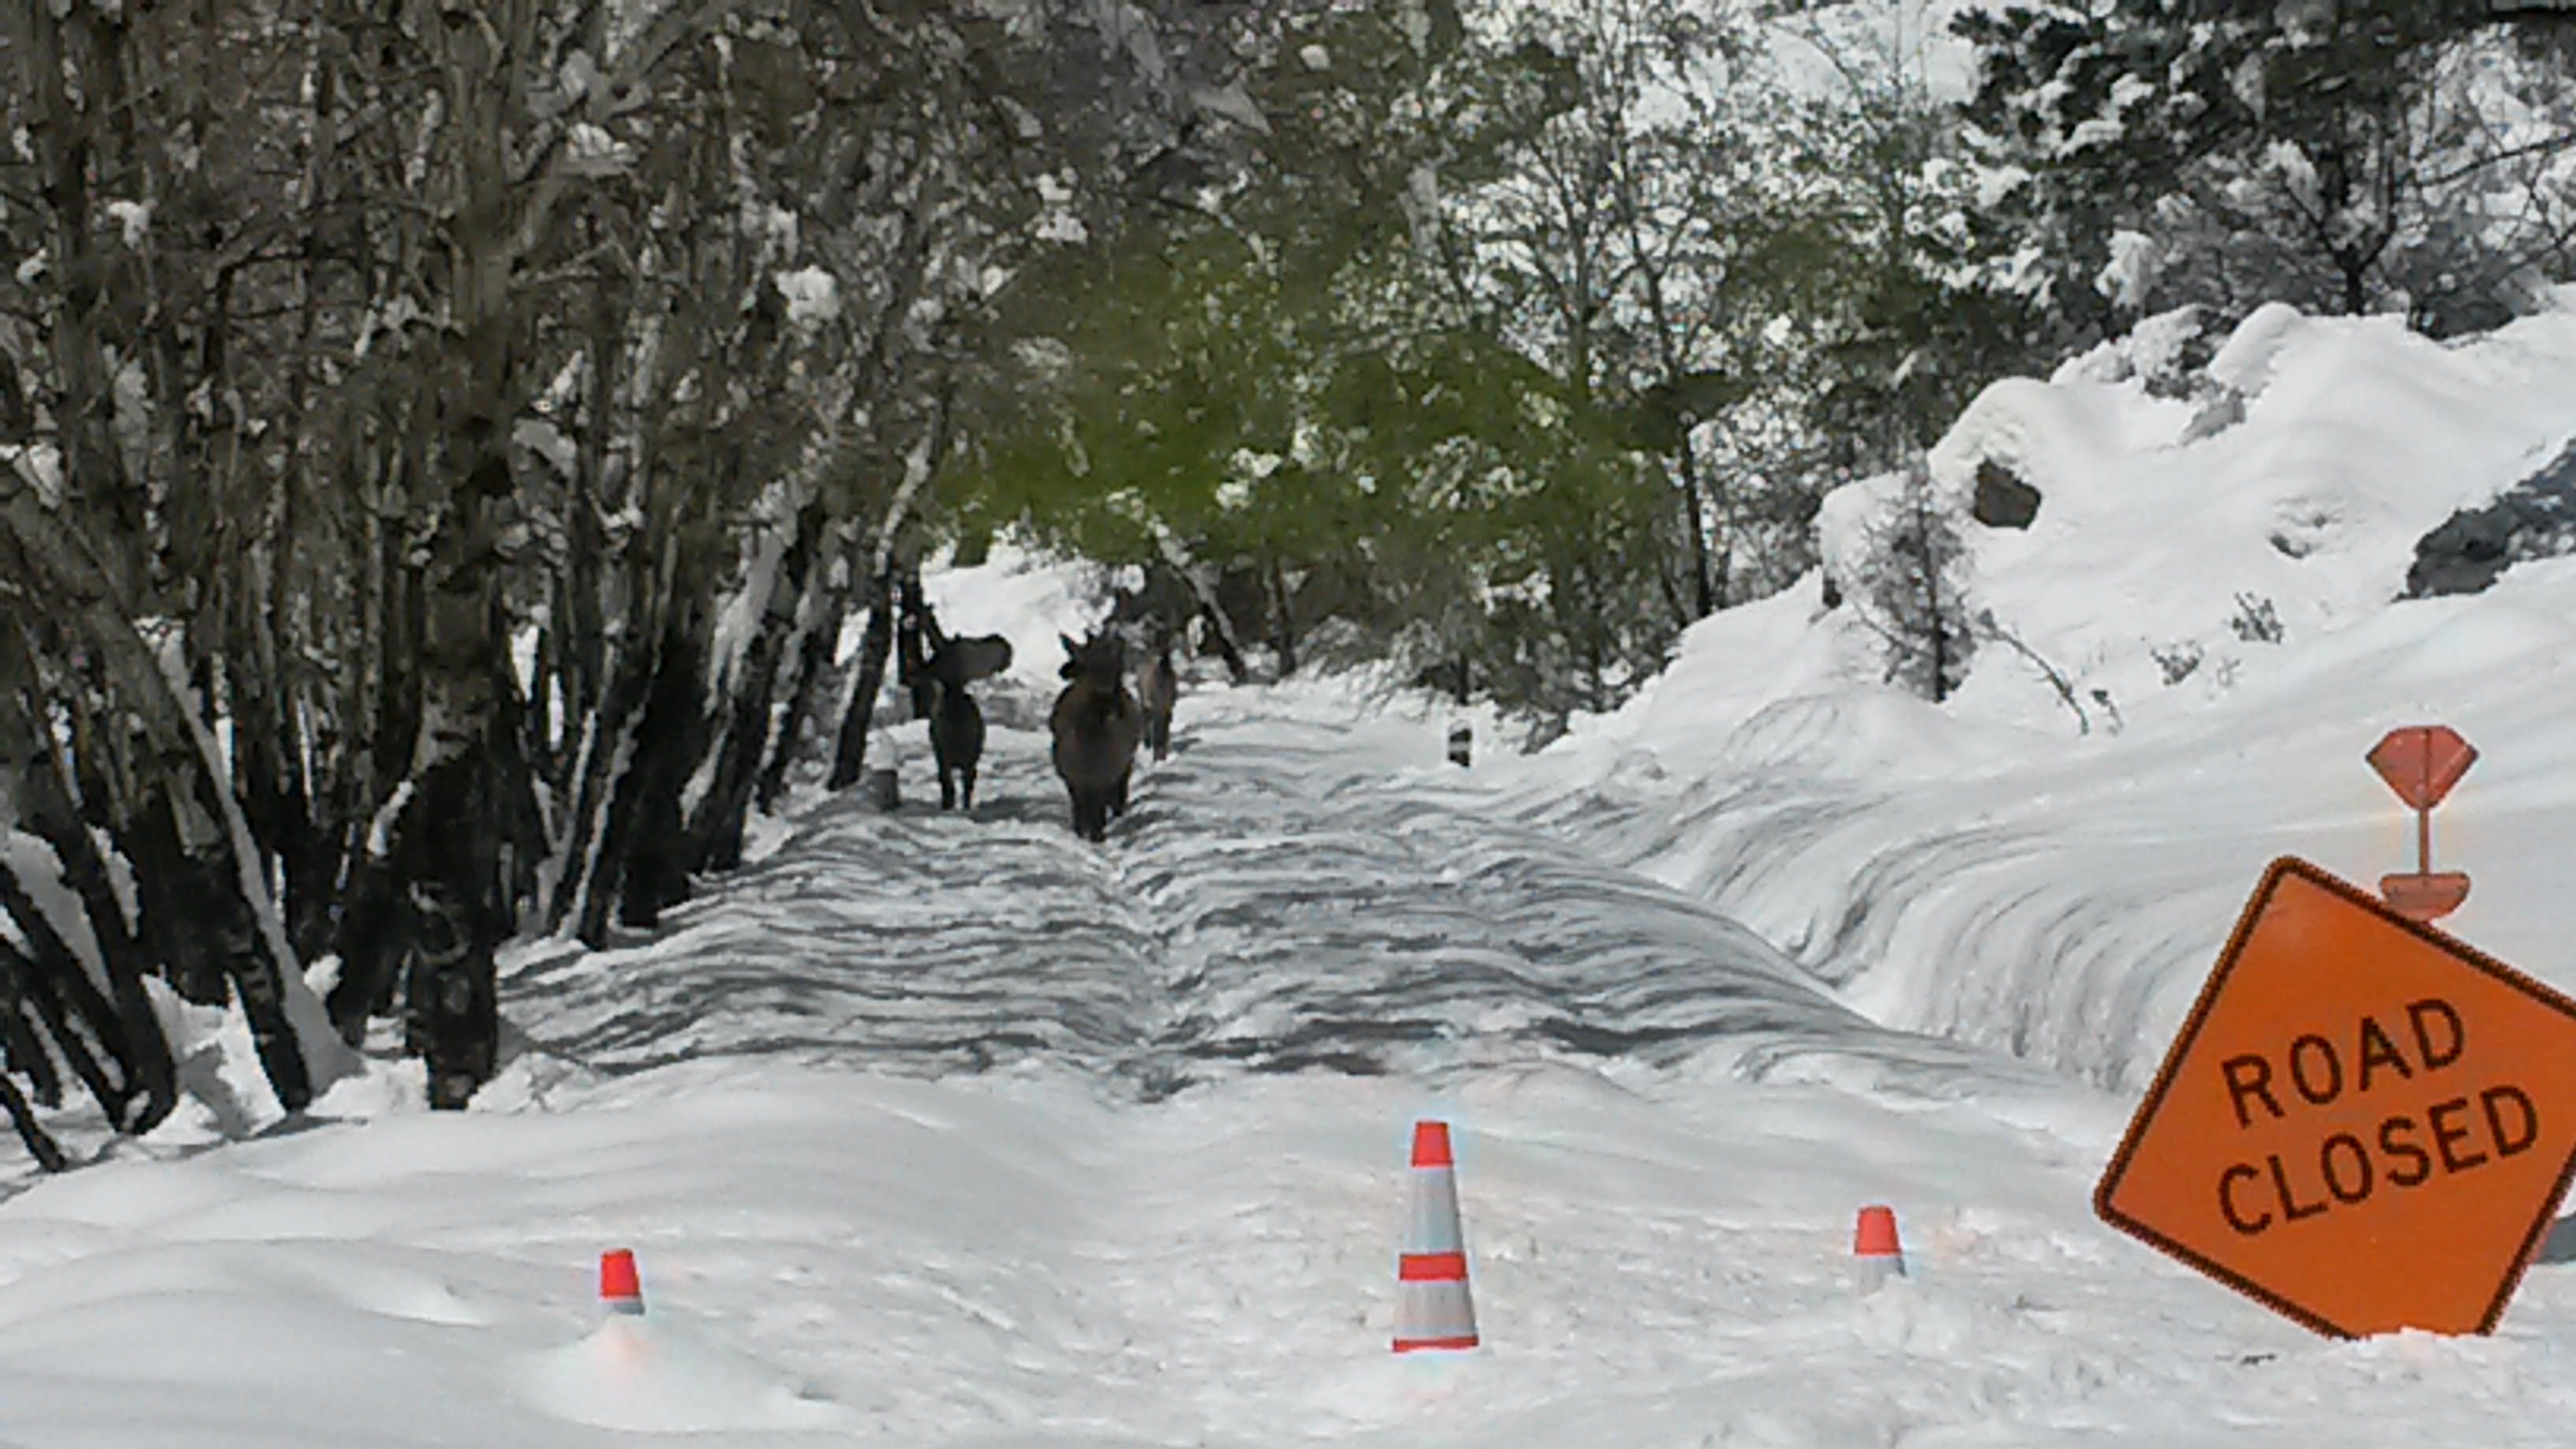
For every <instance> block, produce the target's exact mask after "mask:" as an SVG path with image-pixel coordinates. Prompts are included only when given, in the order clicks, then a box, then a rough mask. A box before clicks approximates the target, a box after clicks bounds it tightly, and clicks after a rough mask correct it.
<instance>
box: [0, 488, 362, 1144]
mask: <svg viewBox="0 0 2576 1449" xmlns="http://www.w3.org/2000/svg"><path fill="white" fill-rule="evenodd" d="M0 576H6V577H11V578H16V579H21V580H25V581H26V582H27V584H28V586H29V587H30V588H31V589H32V590H34V591H35V592H36V595H37V598H38V599H39V600H40V601H41V602H43V603H44V604H45V605H46V606H48V607H50V608H51V609H53V610H54V611H55V612H56V615H57V618H56V622H57V623H58V624H59V625H60V626H61V627H64V628H66V629H68V630H70V631H71V632H73V633H74V634H75V635H76V636H77V637H79V638H80V640H81V641H82V643H83V644H84V645H86V646H87V647H88V648H89V649H90V650H92V651H94V654H95V657H96V658H97V659H98V660H99V662H100V664H101V665H102V666H103V668H104V670H105V673H106V678H107V682H108V684H109V687H110V689H111V691H112V693H113V696H114V698H115V700H116V701H117V703H118V704H119V705H121V706H122V713H124V715H125V717H126V718H127V719H129V720H130V721H131V722H132V723H133V724H134V725H135V726H137V727H139V741H140V742H141V743H142V744H143V745H144V746H145V748H146V749H147V751H148V753H147V755H146V756H145V757H144V767H145V768H146V769H147V770H148V771H149V772H150V774H149V777H148V778H147V779H146V780H145V781H143V782H142V786H143V788H144V790H145V791H146V792H147V793H146V794H144V795H143V796H142V798H141V799H139V800H136V801H125V802H119V803H120V805H122V806H123V807H124V808H125V810H126V812H127V813H126V814H125V815H124V816H123V817H122V818H121V819H120V820H119V821H118V823H117V832H116V833H117V836H118V838H119V839H120V840H121V841H133V840H135V839H136V837H137V834H138V832H157V831H169V832H171V844H172V846H173V847H174V853H175V856H176V858H175V859H172V860H171V861H170V862H169V866H170V876H169V879H170V880H171V881H172V882H173V885H174V887H175V888H178V889H182V890H184V891H185V892H186V894H187V895H189V896H190V897H192V898H193V899H192V900H191V901H190V903H189V904H190V906H191V907H192V909H191V910H190V911H189V915H188V921H189V926H188V930H187V934H186V935H185V937H172V938H171V939H173V940H180V939H184V940H187V941H190V942H194V943H199V944H201V945H202V946H204V947H206V948H208V949H210V950H211V952H212V955H213V958H214V959H215V960H216V961H218V962H220V964H221V969H222V971H223V973H224V975H225V976H227V977H228V978H229V979H230V981H231V983H232V987H233V989H234V991H235V992H236V993H238V994H239V996H240V999H241V1003H242V1011H243V1015H244V1016H245V1017H246V1018H247V1019H248V1020H249V1023H250V1028H251V1038H252V1042H253V1044H254V1045H255V1046H256V1047H257V1049H258V1052H259V1057H260V1063H261V1066H262V1068H263V1070H264V1071H265V1072H266V1073H267V1076H268V1079H269V1084H270V1085H271V1086H272V1087H273V1088H275V1090H276V1092H277V1098H278V1101H279V1103H280V1104H281V1105H283V1106H284V1107H285V1108H286V1110H288V1111H290V1112H294V1111H300V1110H302V1109H303V1107H304V1106H305V1104H306V1103H308V1102H310V1101H311V1100H312V1098H313V1088H312V1077H311V1074H310V1072H309V1070H308V1068H307V1065H306V1063H305V1060H304V1054H303V1050H302V1048H301V1047H300V1046H299V1045H298V1044H297V1042H296V1038H295V1033H294V1030H293V1028H292V1026H291V1025H290V1024H289V1022H288V1018H287V1014H286V995H287V992H288V990H289V989H290V983H289V981H288V979H287V977H288V974H289V973H291V972H293V971H294V970H295V963H294V961H293V960H292V959H291V958H288V959H281V956H282V954H283V952H284V950H285V946H286V943H285V942H284V941H283V939H280V940H277V941H275V942H270V941H267V940H265V939H263V937H264V931H263V927H262V922H261V916H262V911H261V905H262V904H263V903H262V902H259V901H254V900H253V899H252V898H251V897H250V896H249V895H248V894H247V892H250V891H252V890H264V888H263V887H261V886H260V885H259V882H258V878H257V871H256V869H255V868H253V867H251V866H250V863H249V862H246V861H244V860H243V859H242V858H241V856H240V855H239V853H238V850H237V847H236V844H235V839H234V835H233V832H232V830H231V828H230V822H231V816H232V814H233V806H232V802H231V801H230V799H229V798H228V797H227V795H226V793H225V790H226V787H225V784H224V782H223V781H222V780H221V779H220V778H219V777H218V776H217V775H216V774H215V773H214V766H215V763H216V762H215V759H214V757H213V755H212V753H211V745H212V742H211V741H210V740H207V739H204V738H201V737H200V735H199V733H198V731H199V726H198V725H197V723H196V722H195V720H194V719H193V718H192V716H191V713H190V710H189V707H188V704H187V702H186V701H185V700H184V699H183V698H182V697H181V695H180V694H179V692H178V688H177V685H176V682H175V681H173V680H172V679H171V678H170V677H169V676H168V675H167V674H166V673H165V672H164V671H163V669H162V668H161V665H160V662H159V661H158V660H156V659H155V658H154V657H153V654H152V650H151V647H150V646H149V645H147V644H146V643H145V642H144V641H143V638H142V636H141V635H139V634H138V633H136V632H135V628H134V625H133V623H132V622H131V618H130V616H129V615H128V614H127V613H126V612H125V611H124V610H123V609H122V608H121V607H120V606H119V605H118V604H117V603H116V602H115V589H114V585H113V581H112V580H111V579H110V578H109V577H108V575H107V574H106V572H105V571H104V570H103V569H102V568H101V567H100V565H99V563H98V560H97V558H96V556H95V555H93V554H92V553H91V552H90V551H89V550H88V549H87V548H86V547H85V546H84V545H83V543H82V541H81V540H80V539H79V537H78V536H77V535H76V534H74V533H73V532H72V531H71V530H70V529H69V528H68V527H67V526H66V525H65V523H64V521H63V520H62V519H60V518H59V517H57V516H56V515H54V514H53V513H52V512H50V511H49V510H47V509H46V508H45V507H44V505H43V504H42V502H41V501H40V500H38V499H37V498H36V497H35V496H34V494H33V493H32V492H31V491H30V490H28V489H27V488H25V487H24V486H22V485H21V484H19V483H18V482H17V480H16V478H15V477H14V475H12V474H10V473H8V472H6V471H0ZM246 834H247V832H245V836H246ZM137 866H138V869H137V882H138V884H141V882H142V877H143V875H144V871H143V869H142V868H141V862H140V861H139V860H138V862H137ZM182 882H184V884H180V883H182ZM292 985H293V987H295V988H300V987H301V986H302V982H301V980H300V979H298V980H296V981H294V982H293V983H292Z"/></svg>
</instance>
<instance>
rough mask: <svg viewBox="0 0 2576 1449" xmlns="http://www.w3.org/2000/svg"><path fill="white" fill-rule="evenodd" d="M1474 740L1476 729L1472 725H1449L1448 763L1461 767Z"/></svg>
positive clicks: (1465, 761)
mask: <svg viewBox="0 0 2576 1449" xmlns="http://www.w3.org/2000/svg"><path fill="white" fill-rule="evenodd" d="M1475 741H1476V731H1475V728H1474V727H1473V726H1471V725H1463V724H1454V725H1451V726H1450V727H1449V763H1451V764H1453V765H1458V766H1462V767H1463V766H1464V765H1465V764H1466V763H1467V756H1468V754H1469V753H1470V751H1471V749H1472V747H1473V746H1474V744H1475Z"/></svg>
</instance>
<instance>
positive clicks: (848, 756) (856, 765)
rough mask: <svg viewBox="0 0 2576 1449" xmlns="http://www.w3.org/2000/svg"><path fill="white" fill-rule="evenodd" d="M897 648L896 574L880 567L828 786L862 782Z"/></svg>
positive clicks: (870, 587)
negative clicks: (872, 729)
mask: <svg viewBox="0 0 2576 1449" xmlns="http://www.w3.org/2000/svg"><path fill="white" fill-rule="evenodd" d="M893 649H894V576H893V571H892V570H891V569H880V570H879V571H878V572H877V573H876V574H875V575H874V576H873V577H871V578H870V579H869V581H868V627H867V632H866V633H865V634H863V635H861V636H860V640H859V668H858V673H857V677H856V678H855V679H854V680H853V681H852V683H851V685H850V698H849V702H848V703H847V704H846V705H844V706H842V709H841V732H840V735H839V737H838V738H837V739H836V740H835V742H834V746H833V750H832V775H831V778H830V779H829V780H827V781H825V786H826V788H829V789H833V790H846V789H848V788H850V787H851V786H852V785H855V784H857V783H859V777H860V776H861V775H862V774H864V773H865V772H866V768H867V760H868V728H869V725H870V724H871V723H872V722H873V721H874V720H875V718H876V708H877V691H878V690H879V689H881V688H883V687H884V686H885V668H886V656H887V655H888V654H890V653H892V652H893Z"/></svg>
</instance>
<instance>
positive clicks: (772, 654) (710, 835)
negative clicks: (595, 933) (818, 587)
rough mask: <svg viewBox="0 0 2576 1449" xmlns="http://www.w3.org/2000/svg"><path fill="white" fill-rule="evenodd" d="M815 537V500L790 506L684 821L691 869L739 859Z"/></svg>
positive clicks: (819, 522) (819, 525)
mask: <svg viewBox="0 0 2576 1449" xmlns="http://www.w3.org/2000/svg"><path fill="white" fill-rule="evenodd" d="M822 542H823V506H822V505H821V504H819V503H809V504H807V505H805V507H804V508H802V509H800V510H798V512H797V515H796V533H795V537H794V538H792V539H791V540H790V541H789V542H788V545H787V549H786V552H785V553H784V554H783V555H782V556H781V557H780V559H779V561H778V573H777V576H776V577H775V578H773V579H771V580H770V584H769V599H768V602H767V607H765V608H764V609H763V610H762V611H761V617H760V627H759V628H758V630H757V631H756V632H755V633H754V634H753V636H752V641H751V645H750V647H749V648H748V649H746V650H745V651H744V654H743V661H742V668H741V670H740V671H739V674H738V677H737V679H736V680H735V693H734V700H733V708H732V711H731V718H730V719H729V720H728V721H727V722H726V726H725V736H724V743H723V745H722V746H721V748H722V751H723V753H722V755H721V756H720V757H719V759H718V761H717V764H716V772H715V779H714V782H713V783H712V784H711V785H709V787H708V789H707V794H706V798H705V799H704V800H702V801H701V802H699V806H698V812H697V818H696V819H695V820H693V821H691V822H690V824H689V839H690V842H691V843H690V848H689V852H688V860H689V868H690V869H691V870H697V871H720V870H731V869H733V868H734V867H735V866H738V865H740V864H742V832H743V824H744V820H745V817H747V816H748V815H749V814H750V811H751V803H752V796H753V792H754V790H755V789H756V788H757V786H758V785H759V782H760V780H759V777H760V767H761V764H762V762H763V761H764V759H765V758H766V757H767V752H768V747H769V734H770V714H771V710H770V705H771V703H772V701H773V700H775V699H776V697H777V693H778V677H779V671H780V667H781V664H782V656H783V655H784V654H785V652H786V649H787V645H788V643H789V641H790V638H791V637H792V636H793V635H794V633H795V631H796V609H797V605H798V603H799V602H800V601H801V600H802V599H803V598H804V595H805V576H806V574H807V573H809V572H810V571H811V570H812V567H813V561H814V554H815V552H816V550H817V549H819V548H820V547H821V546H822Z"/></svg>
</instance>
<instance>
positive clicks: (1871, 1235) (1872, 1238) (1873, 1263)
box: [1852, 1206, 1905, 1288]
mask: <svg viewBox="0 0 2576 1449" xmlns="http://www.w3.org/2000/svg"><path fill="white" fill-rule="evenodd" d="M1852 1260H1853V1262H1854V1263H1855V1264H1857V1265H1858V1267H1859V1269H1860V1277H1861V1281H1862V1282H1863V1283H1864V1284H1866V1285H1868V1286H1869V1287H1872V1288H1875V1287H1877V1286H1878V1285H1879V1284H1881V1283H1884V1282H1886V1281H1887V1280H1888V1279H1890V1278H1902V1277H1904V1276H1905V1250H1904V1249H1903V1248H1901V1247H1899V1246H1897V1242H1896V1209H1894V1208H1891V1207H1885V1206H1875V1207H1865V1208H1862V1209H1861V1210H1860V1222H1859V1224H1858V1225H1857V1226H1856V1227H1854V1228H1853V1230H1852Z"/></svg>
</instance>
